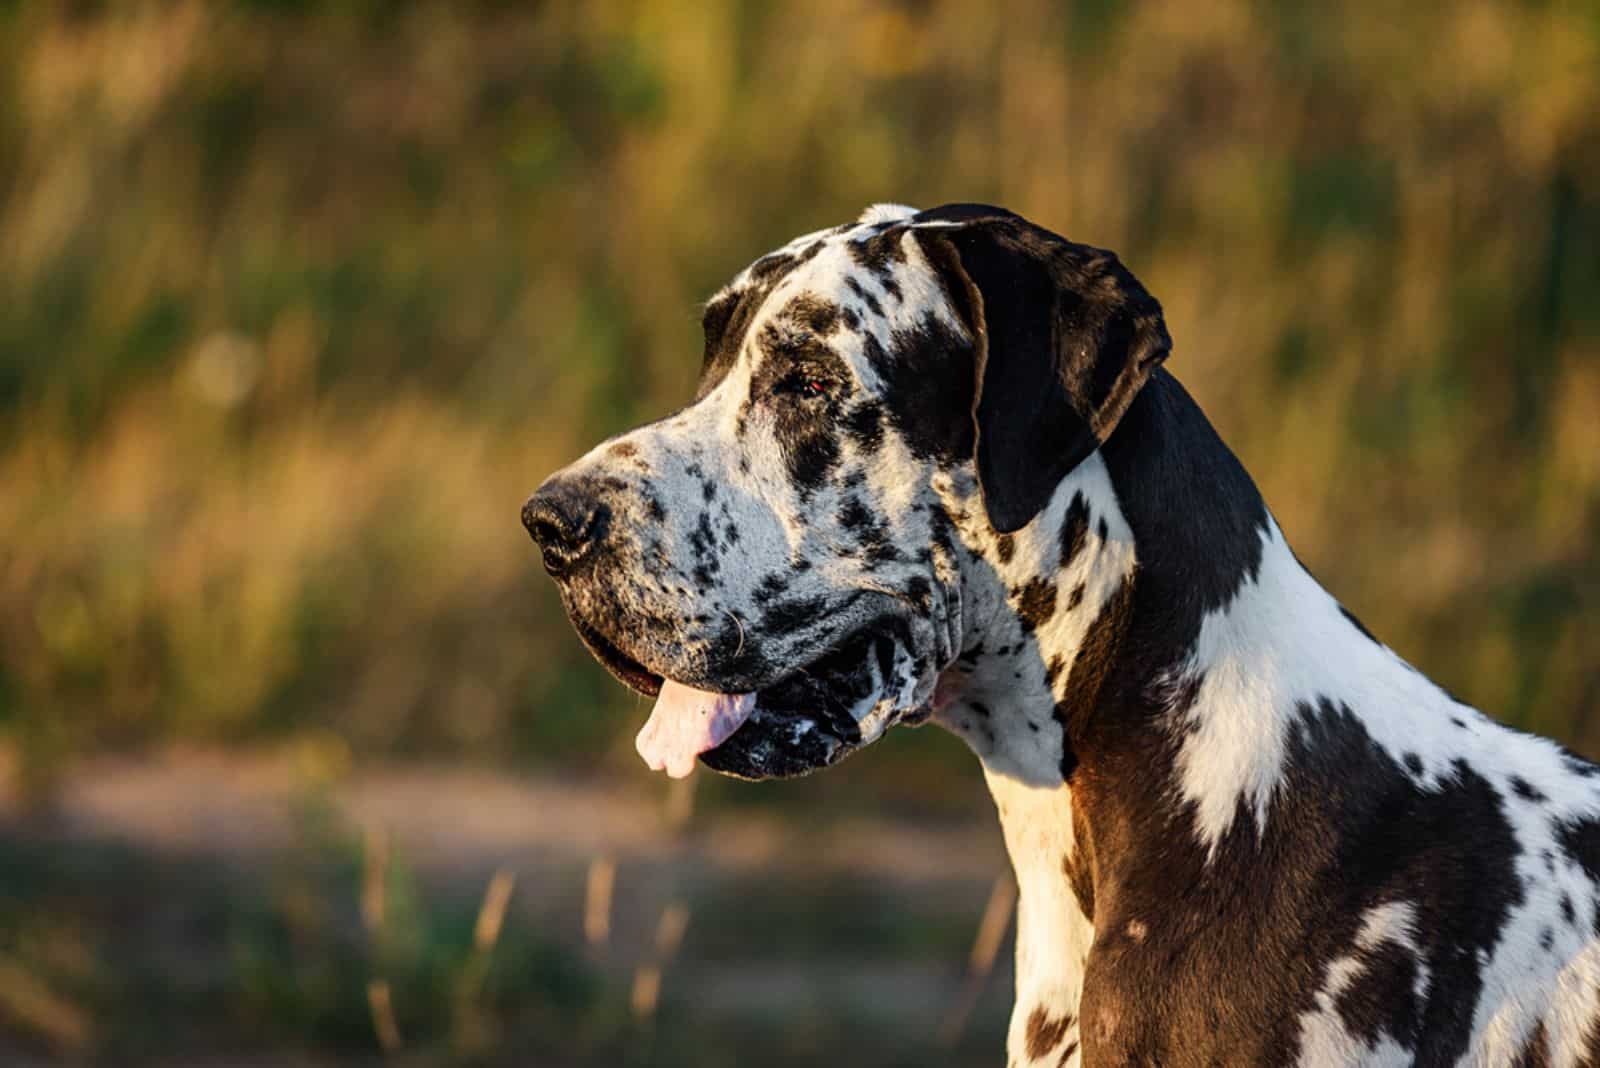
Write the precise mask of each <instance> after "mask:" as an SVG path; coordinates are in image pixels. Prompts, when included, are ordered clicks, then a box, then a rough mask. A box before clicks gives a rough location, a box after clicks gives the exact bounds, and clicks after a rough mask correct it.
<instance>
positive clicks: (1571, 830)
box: [1552, 817, 1600, 936]
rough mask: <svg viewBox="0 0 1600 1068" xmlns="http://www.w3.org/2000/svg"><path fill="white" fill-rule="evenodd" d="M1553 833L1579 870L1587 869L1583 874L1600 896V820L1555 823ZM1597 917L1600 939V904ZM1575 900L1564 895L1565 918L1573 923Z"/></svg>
mask: <svg viewBox="0 0 1600 1068" xmlns="http://www.w3.org/2000/svg"><path fill="white" fill-rule="evenodd" d="M1552 830H1554V832H1555V839H1556V845H1557V846H1559V847H1560V848H1561V851H1562V852H1563V853H1565V854H1566V855H1567V857H1568V858H1569V859H1570V860H1571V861H1572V862H1573V863H1574V864H1577V865H1578V867H1580V868H1582V869H1583V874H1584V875H1586V876H1588V877H1589V882H1590V883H1591V884H1594V891H1595V893H1596V894H1600V820H1597V819H1593V818H1588V817H1585V818H1579V819H1569V820H1554V821H1552ZM1595 909H1596V914H1595V916H1594V918H1593V920H1592V921H1591V926H1592V927H1593V929H1594V933H1595V934H1596V935H1597V936H1600V901H1597V902H1596V905H1595ZM1572 911H1573V909H1572V898H1571V896H1570V895H1567V894H1562V895H1561V916H1562V918H1563V919H1565V920H1566V921H1567V922H1568V923H1572V922H1573V919H1572Z"/></svg>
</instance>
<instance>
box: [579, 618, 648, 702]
mask: <svg viewBox="0 0 1600 1068" xmlns="http://www.w3.org/2000/svg"><path fill="white" fill-rule="evenodd" d="M571 615H572V626H573V629H574V630H576V631H577V632H578V637H579V638H581V639H583V644H584V645H586V646H588V647H589V652H591V653H593V654H594V658H595V659H596V660H598V661H600V666H601V667H603V668H605V669H606V671H608V672H610V673H611V675H612V677H613V678H615V679H616V680H617V681H618V682H620V683H622V684H623V685H624V686H626V687H628V689H630V690H633V691H635V692H636V693H641V694H644V695H645V696H646V697H654V696H656V695H657V694H659V693H660V692H661V682H662V676H660V675H658V674H656V673H655V672H654V671H651V670H650V669H649V668H647V667H645V666H644V665H643V664H641V663H640V662H639V661H637V660H635V659H634V658H633V657H631V656H629V655H628V654H627V653H625V652H623V651H622V650H621V649H620V648H618V647H617V645H616V643H615V642H613V641H612V640H611V639H610V638H607V637H606V636H605V635H604V634H602V633H601V632H600V630H599V628H597V627H595V626H593V625H592V624H590V623H588V622H587V621H585V620H584V619H582V618H580V617H579V616H578V615H577V614H576V613H572V614H571Z"/></svg>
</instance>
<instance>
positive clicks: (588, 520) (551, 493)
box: [522, 483, 611, 578]
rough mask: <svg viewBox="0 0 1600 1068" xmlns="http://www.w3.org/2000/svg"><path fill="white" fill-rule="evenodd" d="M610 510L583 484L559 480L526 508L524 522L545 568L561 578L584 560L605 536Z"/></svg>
mask: <svg viewBox="0 0 1600 1068" xmlns="http://www.w3.org/2000/svg"><path fill="white" fill-rule="evenodd" d="M610 514H611V513H610V510H609V509H608V508H606V507H605V505H602V504H597V503H595V502H594V501H593V500H592V499H591V498H589V497H588V496H587V495H586V494H585V493H584V492H583V491H582V488H581V487H577V486H573V485H569V484H566V483H557V484H556V485H554V486H549V487H547V488H545V489H542V490H540V491H539V492H538V493H536V494H534V495H533V496H532V497H531V498H529V500H528V503H527V504H525V505H523V507H522V525H523V526H524V527H526V528H527V529H528V534H529V535H530V536H532V538H533V540H534V542H535V543H536V544H537V545H538V546H539V549H540V551H541V553H542V554H543V556H544V569H545V570H546V571H547V572H549V573H550V574H551V575H552V576H554V577H556V578H560V577H562V576H563V575H565V574H566V573H567V572H568V571H570V570H572V568H574V567H576V566H577V565H578V564H579V563H580V562H582V561H583V560H584V559H585V558H586V557H587V556H588V555H589V552H590V550H592V549H593V548H594V546H595V544H596V543H597V542H598V541H599V540H600V539H601V538H602V537H603V536H604V534H605V531H606V525H607V520H608V518H609V517H610Z"/></svg>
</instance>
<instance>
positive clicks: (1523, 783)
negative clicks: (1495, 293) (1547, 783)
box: [1509, 775, 1549, 804]
mask: <svg viewBox="0 0 1600 1068" xmlns="http://www.w3.org/2000/svg"><path fill="white" fill-rule="evenodd" d="M1509 781H1510V783H1511V792H1512V793H1514V794H1516V795H1517V796H1518V797H1520V798H1522V799H1523V800H1524V801H1532V802H1534V803H1535V804H1543V803H1544V802H1546V801H1548V800H1549V798H1548V797H1546V796H1545V793H1544V791H1543V790H1541V789H1539V788H1538V787H1537V786H1535V785H1533V783H1531V782H1529V781H1528V780H1527V779H1524V778H1523V777H1522V776H1521V775H1513V776H1511V778H1510V780H1509Z"/></svg>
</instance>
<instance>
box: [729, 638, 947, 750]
mask: <svg viewBox="0 0 1600 1068" xmlns="http://www.w3.org/2000/svg"><path fill="white" fill-rule="evenodd" d="M916 664H917V661H916V659H915V658H914V657H913V655H912V654H911V652H910V650H909V649H907V647H906V646H905V644H903V642H902V641H901V640H900V639H899V638H897V637H895V636H894V635H893V634H892V633H891V632H889V631H888V630H881V629H877V628H866V629H864V630H862V631H860V632H857V634H856V635H854V636H853V637H852V638H851V639H849V640H847V641H846V642H844V643H843V644H841V646H840V647H839V648H838V649H836V650H835V651H834V652H832V653H829V654H827V655H825V656H823V657H821V658H819V659H818V660H816V661H814V662H812V663H811V664H810V665H808V666H807V667H806V668H804V669H802V670H800V671H797V672H795V673H793V674H792V675H790V676H788V677H786V678H784V679H782V680H780V681H779V682H777V683H775V684H773V685H772V686H769V687H767V688H765V689H762V690H759V691H757V693H756V706H755V709H754V710H753V711H752V712H751V713H750V717H749V718H748V719H747V720H746V721H745V722H744V724H743V725H742V726H740V728H739V729H738V730H737V731H735V732H734V733H733V735H731V736H730V737H729V738H728V739H727V740H726V741H724V742H723V743H722V744H721V745H719V746H717V747H716V748H715V749H711V750H708V751H706V752H704V753H702V754H701V755H700V761H701V763H703V764H705V765H706V767H708V768H711V769H712V770H713V771H717V772H721V773H722V774H724V775H731V776H734V777H736V778H740V779H753V780H759V779H789V778H794V777H796V776H800V775H806V774H809V773H811V772H813V771H817V770H819V769H821V768H825V767H828V766H830V765H832V764H837V763H838V762H839V761H841V760H843V759H844V758H845V757H846V756H848V755H850V754H851V753H853V752H855V751H856V750H858V749H861V748H863V747H865V746H867V745H870V744H871V743H872V742H874V741H876V740H877V739H878V738H880V737H881V736H882V735H883V733H884V732H885V731H886V730H888V729H889V728H890V727H892V726H894V725H895V724H896V723H899V722H901V721H903V720H912V721H920V719H922V718H923V716H922V712H923V711H924V707H923V706H925V705H926V703H927V702H926V700H919V699H918V697H917V694H918V693H919V692H920V691H922V690H924V689H931V687H928V686H924V685H921V680H920V677H919V676H920V673H918V672H916V671H915V666H916Z"/></svg>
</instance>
